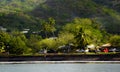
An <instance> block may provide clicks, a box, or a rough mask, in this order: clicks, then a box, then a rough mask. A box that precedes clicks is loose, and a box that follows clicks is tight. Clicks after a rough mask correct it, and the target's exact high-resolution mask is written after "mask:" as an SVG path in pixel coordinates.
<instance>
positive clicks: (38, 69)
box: [0, 64, 120, 72]
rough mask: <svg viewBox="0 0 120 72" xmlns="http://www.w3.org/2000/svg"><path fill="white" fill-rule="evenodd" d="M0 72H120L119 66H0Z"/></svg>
mask: <svg viewBox="0 0 120 72" xmlns="http://www.w3.org/2000/svg"><path fill="white" fill-rule="evenodd" d="M0 72H120V64H0Z"/></svg>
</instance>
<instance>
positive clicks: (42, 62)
mask: <svg viewBox="0 0 120 72" xmlns="http://www.w3.org/2000/svg"><path fill="white" fill-rule="evenodd" d="M1 64H120V61H19V62H16V61H13V62H0V65H1Z"/></svg>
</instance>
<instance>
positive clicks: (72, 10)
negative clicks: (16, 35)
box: [0, 0, 120, 33]
mask: <svg viewBox="0 0 120 72" xmlns="http://www.w3.org/2000/svg"><path fill="white" fill-rule="evenodd" d="M119 7H120V2H119V0H0V26H3V27H6V28H8V29H10V30H16V29H17V30H22V29H24V28H29V29H32V30H34V31H39V30H40V27H41V22H40V21H41V20H47V19H48V18H49V17H52V18H54V19H55V20H56V24H57V26H56V27H57V28H59V27H61V26H63V25H65V24H66V23H67V22H71V21H72V20H73V19H74V18H76V17H80V18H90V19H93V20H95V21H96V22H98V23H100V24H102V27H103V28H104V29H105V30H106V31H107V32H109V33H120V29H119V27H120V24H119V23H120V11H119Z"/></svg>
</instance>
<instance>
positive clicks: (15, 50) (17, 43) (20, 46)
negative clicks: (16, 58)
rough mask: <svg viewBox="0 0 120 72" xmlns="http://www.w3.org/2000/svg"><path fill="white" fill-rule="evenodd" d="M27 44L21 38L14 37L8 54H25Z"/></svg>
mask: <svg viewBox="0 0 120 72" xmlns="http://www.w3.org/2000/svg"><path fill="white" fill-rule="evenodd" d="M26 50H27V49H26V44H25V42H24V41H22V39H21V38H20V37H13V38H12V39H11V41H10V46H9V48H8V52H9V53H10V54H16V55H19V54H23V53H25V51H26Z"/></svg>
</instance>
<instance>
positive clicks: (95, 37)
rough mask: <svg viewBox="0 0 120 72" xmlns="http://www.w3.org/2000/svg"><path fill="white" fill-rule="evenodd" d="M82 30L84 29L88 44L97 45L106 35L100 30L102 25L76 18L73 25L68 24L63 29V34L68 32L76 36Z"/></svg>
mask: <svg viewBox="0 0 120 72" xmlns="http://www.w3.org/2000/svg"><path fill="white" fill-rule="evenodd" d="M98 25H99V27H98ZM80 28H82V30H83V34H84V35H85V36H86V40H87V42H88V43H95V44H97V43H100V42H101V41H102V39H103V35H104V34H103V31H102V30H100V24H98V23H96V22H94V21H92V20H91V19H87V18H86V19H84V18H82V19H80V18H75V19H74V21H73V22H72V23H68V24H66V25H65V26H64V27H63V32H64V31H67V32H70V33H73V34H74V35H75V36H76V35H77V34H78V33H79V31H80Z"/></svg>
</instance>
